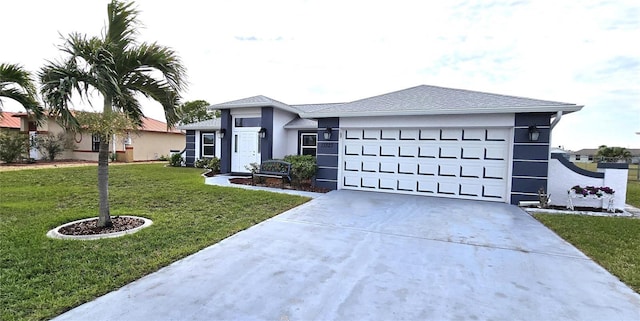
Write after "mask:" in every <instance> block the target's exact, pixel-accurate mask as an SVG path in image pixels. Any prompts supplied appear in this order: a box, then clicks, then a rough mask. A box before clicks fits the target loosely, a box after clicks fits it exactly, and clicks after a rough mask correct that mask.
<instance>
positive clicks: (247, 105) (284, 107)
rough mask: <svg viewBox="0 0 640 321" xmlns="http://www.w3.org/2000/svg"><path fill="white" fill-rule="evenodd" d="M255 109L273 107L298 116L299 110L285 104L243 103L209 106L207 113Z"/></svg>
mask: <svg viewBox="0 0 640 321" xmlns="http://www.w3.org/2000/svg"><path fill="white" fill-rule="evenodd" d="M255 107H274V108H278V109H282V110H284V111H288V112H290V113H292V114H298V115H299V114H300V110H298V109H296V108H294V107H291V106H288V105H285V104H275V103H260V102H258V103H243V104H228V105H224V104H220V105H211V106H208V107H207V111H213V110H219V109H236V108H255Z"/></svg>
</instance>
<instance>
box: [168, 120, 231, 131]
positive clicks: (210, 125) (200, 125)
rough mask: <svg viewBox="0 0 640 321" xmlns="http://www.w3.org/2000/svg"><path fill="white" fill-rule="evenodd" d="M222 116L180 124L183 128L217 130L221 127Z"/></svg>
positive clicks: (179, 127) (180, 127)
mask: <svg viewBox="0 0 640 321" xmlns="http://www.w3.org/2000/svg"><path fill="white" fill-rule="evenodd" d="M220 124H221V123H220V118H213V119H207V120H203V121H200V122H197V123H191V124H184V125H180V126H178V129H182V130H216V129H220Z"/></svg>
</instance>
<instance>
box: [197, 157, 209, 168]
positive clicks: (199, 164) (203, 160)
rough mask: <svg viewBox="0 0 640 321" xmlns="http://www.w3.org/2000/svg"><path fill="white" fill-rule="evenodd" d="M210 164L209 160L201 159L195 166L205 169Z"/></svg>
mask: <svg viewBox="0 0 640 321" xmlns="http://www.w3.org/2000/svg"><path fill="white" fill-rule="evenodd" d="M208 163H209V159H207V158H200V159H198V160H196V161H195V162H194V163H193V166H194V167H196V168H205V166H206V165H207V164H208Z"/></svg>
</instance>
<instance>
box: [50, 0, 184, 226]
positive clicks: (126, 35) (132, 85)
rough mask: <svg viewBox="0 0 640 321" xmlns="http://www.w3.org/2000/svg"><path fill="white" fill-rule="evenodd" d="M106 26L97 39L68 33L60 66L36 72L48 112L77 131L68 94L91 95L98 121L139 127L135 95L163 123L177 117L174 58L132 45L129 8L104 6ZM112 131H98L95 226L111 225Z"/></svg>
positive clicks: (179, 71) (178, 80)
mask: <svg viewBox="0 0 640 321" xmlns="http://www.w3.org/2000/svg"><path fill="white" fill-rule="evenodd" d="M107 13H108V21H107V26H106V30H105V31H104V34H103V35H102V36H101V37H91V38H88V37H87V36H86V35H81V34H78V33H72V34H70V35H69V36H68V37H67V38H66V39H65V43H64V45H62V46H61V50H62V51H63V52H64V53H66V54H68V58H67V59H66V60H64V61H58V62H48V64H47V65H45V66H44V67H43V68H42V70H41V71H40V74H39V76H40V82H41V84H42V87H41V93H42V96H43V99H44V101H45V103H46V104H47V105H48V106H49V108H50V111H51V113H52V114H53V115H54V116H56V117H58V119H59V120H60V121H61V123H62V124H63V125H65V126H66V127H67V128H70V129H74V130H77V129H79V127H80V124H79V122H78V119H77V118H76V117H75V116H74V115H75V114H74V113H73V112H72V110H71V109H70V108H69V104H70V101H71V98H72V94H73V93H74V92H75V93H78V95H79V97H80V98H81V99H82V98H83V97H84V98H87V99H88V94H89V93H88V92H89V90H95V91H97V92H98V93H100V96H101V97H102V99H103V103H104V105H103V108H102V116H103V117H104V119H105V122H107V123H108V122H109V119H112V118H113V116H114V115H116V114H122V115H124V116H125V117H127V118H129V119H130V120H131V121H133V122H134V123H136V124H137V125H140V124H141V123H142V117H144V115H143V113H142V109H141V106H140V102H139V101H138V98H137V97H136V94H142V95H144V96H145V97H147V98H151V99H153V100H155V101H157V102H158V103H160V105H162V107H163V108H164V113H165V117H166V120H167V124H168V125H169V126H172V125H173V124H175V123H176V122H177V121H178V119H179V117H178V115H177V112H176V110H177V107H178V106H179V103H180V92H181V91H182V90H184V88H185V85H186V84H185V80H184V78H185V69H184V67H183V66H182V63H181V62H180V59H179V58H178V56H177V54H176V53H175V52H174V51H173V50H172V49H170V48H168V47H164V46H161V45H158V44H157V43H155V42H154V43H138V42H137V41H136V36H137V32H136V30H137V28H138V27H139V22H138V19H137V16H138V11H137V9H135V8H134V7H133V3H132V2H130V3H123V2H120V1H116V0H113V1H112V2H111V3H109V4H108V5H107ZM112 130H113V128H108V126H107V128H106V129H103V128H101V129H100V130H98V132H96V134H98V135H99V136H100V147H99V151H98V192H99V219H98V226H99V227H106V226H111V225H112V222H111V216H110V213H109V167H108V165H109V140H110V137H111V134H110V133H112V132H113V131H112Z"/></svg>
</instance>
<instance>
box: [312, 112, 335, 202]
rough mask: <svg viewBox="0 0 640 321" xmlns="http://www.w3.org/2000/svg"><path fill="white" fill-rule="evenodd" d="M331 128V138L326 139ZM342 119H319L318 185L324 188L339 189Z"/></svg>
mask: <svg viewBox="0 0 640 321" xmlns="http://www.w3.org/2000/svg"><path fill="white" fill-rule="evenodd" d="M327 128H331V137H330V138H329V139H325V138H324V132H325V131H326V130H327ZM339 136H340V119H339V118H320V119H318V152H317V156H316V159H317V163H318V170H317V171H316V185H317V186H318V187H322V188H328V189H338V143H339V139H340V137H339Z"/></svg>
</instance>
